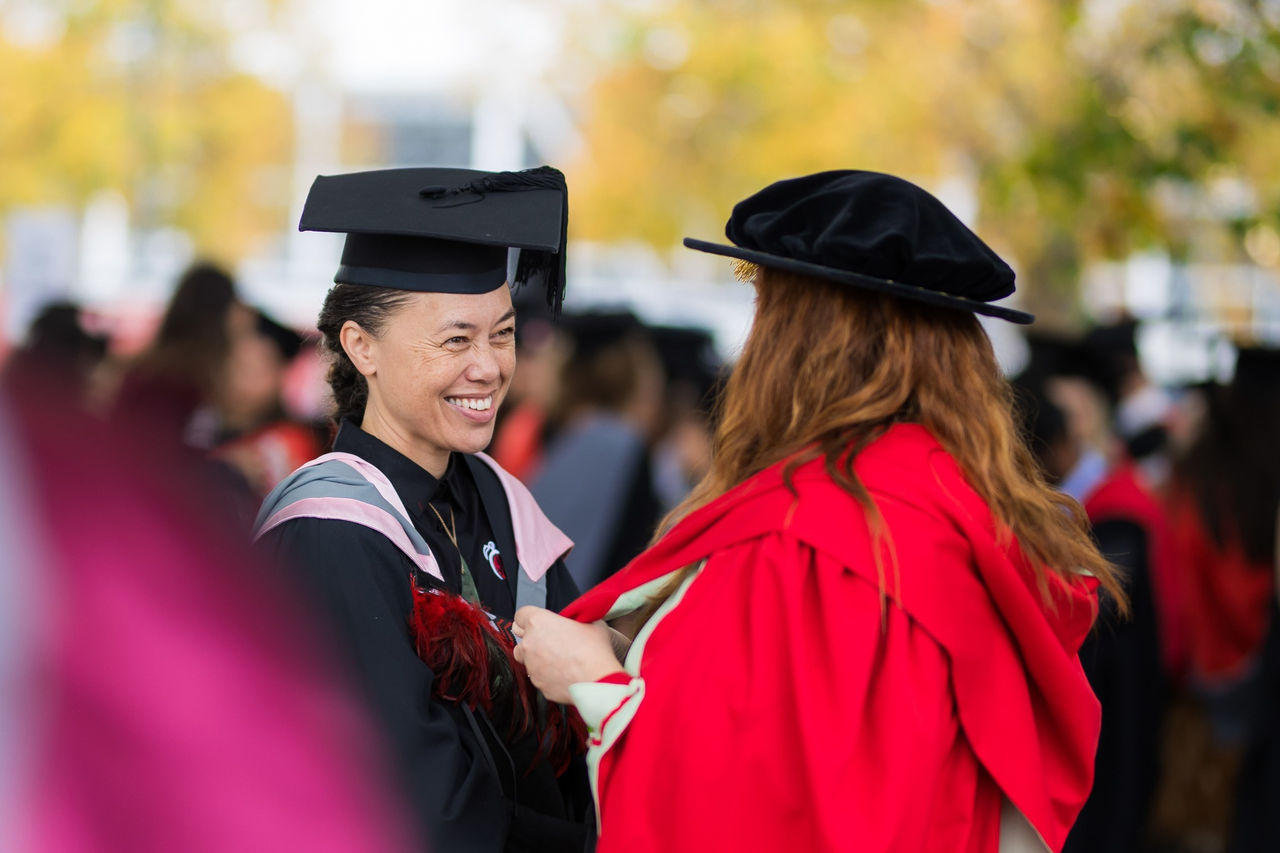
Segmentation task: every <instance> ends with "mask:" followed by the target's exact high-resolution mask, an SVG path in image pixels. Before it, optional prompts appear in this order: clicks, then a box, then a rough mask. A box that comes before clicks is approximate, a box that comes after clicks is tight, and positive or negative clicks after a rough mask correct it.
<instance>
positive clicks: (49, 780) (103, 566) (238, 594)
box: [0, 365, 408, 851]
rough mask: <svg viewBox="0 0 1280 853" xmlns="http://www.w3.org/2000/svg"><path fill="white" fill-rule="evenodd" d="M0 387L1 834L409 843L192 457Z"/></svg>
mask: <svg viewBox="0 0 1280 853" xmlns="http://www.w3.org/2000/svg"><path fill="white" fill-rule="evenodd" d="M56 376H57V374H56V373H48V372H43V371H41V370H40V369H39V366H38V365H37V366H36V367H33V368H32V369H31V370H25V371H23V372H22V373H21V374H11V375H10V376H9V377H8V378H7V381H5V382H4V383H0V541H3V543H4V555H5V558H4V560H3V561H0V597H3V599H4V604H3V606H2V607H0V622H3V624H4V628H3V630H2V631H0V849H3V850H6V851H9V850H22V851H26V850H32V851H99V850H129V851H152V850H154V851H160V850H166V851H172V850H197V849H198V850H309V851H317V850H328V851H350V850H375V851H380V850H403V849H407V844H406V839H407V838H408V835H407V833H406V831H405V830H404V829H403V828H404V826H405V825H406V824H405V822H404V821H403V819H402V816H401V815H400V814H398V813H397V812H396V810H395V808H394V806H392V805H389V804H393V803H395V802H396V800H395V799H394V795H393V793H392V792H391V791H390V789H389V786H388V785H386V784H384V777H383V775H382V770H381V768H380V766H379V760H378V759H377V758H375V756H377V755H378V752H377V743H376V741H375V740H374V738H373V735H372V732H371V730H370V729H369V727H368V726H367V724H366V721H365V720H364V719H363V718H362V717H361V716H360V713H359V711H358V710H357V708H358V706H357V704H356V703H355V702H353V701H352V700H351V699H349V698H348V696H347V694H346V693H345V691H344V690H343V689H342V688H341V687H340V686H339V684H338V682H337V681H336V679H335V678H334V677H333V676H332V675H331V673H330V672H329V670H328V669H326V668H325V666H324V665H323V663H324V661H326V660H329V659H330V658H329V656H328V655H326V654H324V653H323V650H322V649H321V648H318V647H317V643H316V642H315V641H314V640H313V639H312V636H313V635H312V632H311V631H310V630H309V626H308V624H307V621H306V619H305V618H304V614H302V613H299V612H297V610H296V607H295V606H294V605H293V603H292V602H291V600H290V599H289V597H288V596H287V595H286V594H285V591H284V590H283V589H280V588H277V587H276V586H274V585H273V582H272V578H273V575H272V573H270V572H266V571H263V570H262V569H261V567H259V566H257V565H255V564H254V563H253V561H251V560H250V558H249V557H248V556H247V551H246V550H245V548H243V547H241V545H242V541H241V537H242V536H243V534H241V536H237V535H236V534H235V533H233V532H231V528H230V527H228V526H227V525H226V524H225V523H224V520H223V519H222V518H221V517H220V513H219V509H218V507H217V505H216V502H215V501H211V500H210V499H209V493H208V492H206V491H205V490H204V488H203V484H202V481H201V479H200V474H199V469H197V468H195V467H193V466H191V465H190V464H188V463H189V461H190V460H189V458H188V457H187V456H185V455H183V453H182V452H180V451H179V450H178V449H177V448H175V447H171V446H169V445H166V444H164V443H157V442H148V441H146V440H145V439H143V438H141V436H143V435H144V434H145V433H143V432H142V431H140V430H138V429H137V428H136V426H135V425H133V424H130V423H129V422H128V421H127V420H124V416H123V415H120V416H117V419H113V420H98V419H94V418H92V417H91V416H88V415H86V414H85V413H84V411H83V409H81V408H79V407H78V406H77V405H75V402H74V400H72V399H70V398H69V397H67V396H65V395H62V394H60V393H59V389H58V387H57V383H56V382H55V381H52V379H53V377H56Z"/></svg>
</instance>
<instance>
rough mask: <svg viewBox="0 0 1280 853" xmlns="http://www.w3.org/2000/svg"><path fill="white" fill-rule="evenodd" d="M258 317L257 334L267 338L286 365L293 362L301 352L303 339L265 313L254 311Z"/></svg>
mask: <svg viewBox="0 0 1280 853" xmlns="http://www.w3.org/2000/svg"><path fill="white" fill-rule="evenodd" d="M255 312H256V313H257V315H258V324H257V325H258V334H260V335H262V336H263V337H265V338H268V339H269V340H270V341H271V342H272V343H273V344H275V345H276V348H277V349H279V350H280V356H281V358H283V359H284V361H285V362H286V363H288V362H290V361H293V360H294V358H296V357H297V355H298V353H299V352H300V351H301V350H302V343H303V337H302V335H300V334H298V332H296V331H295V330H293V329H290V328H289V327H288V326H285V325H283V324H281V323H279V322H277V321H276V320H274V319H272V318H271V317H270V316H269V315H267V314H266V313H265V312H263V311H261V310H259V309H255Z"/></svg>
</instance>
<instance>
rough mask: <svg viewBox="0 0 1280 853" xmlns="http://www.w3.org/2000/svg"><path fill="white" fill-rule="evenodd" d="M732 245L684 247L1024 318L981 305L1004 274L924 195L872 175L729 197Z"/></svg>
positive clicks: (690, 242) (999, 263)
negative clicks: (734, 201) (734, 200)
mask: <svg viewBox="0 0 1280 853" xmlns="http://www.w3.org/2000/svg"><path fill="white" fill-rule="evenodd" d="M725 235H726V236H727V237H728V238H729V240H730V242H731V243H732V244H733V245H723V244H718V243H709V242H706V241H704V240H695V239H692V238H686V239H685V241H684V244H685V245H686V246H688V247H689V248H691V249H697V250H699V251H703V252H710V253H712V254H717V255H726V256H728V257H733V258H740V259H742V260H746V261H750V262H752V263H756V264H760V265H761V266H767V267H774V268H777V269H783V270H790V271H793V272H799V273H804V274H807V275H814V276H819V277H821V278H826V279H830V280H833V281H838V282H842V283H845V284H850V285H853V286H856V287H865V288H868V289H871V290H876V291H879V292H881V293H887V294H890V295H893V296H899V297H903V298H906V299H914V300H917V301H921V302H928V303H930V304H933V305H939V306H941V307H944V308H955V309H960V310H965V311H974V312H977V313H979V314H986V315H988V316H992V317H999V318H1001V319H1004V320H1009V321H1011V322H1014V323H1030V322H1032V321H1033V320H1034V317H1032V315H1030V314H1028V313H1026V312H1024V311H1017V310H1014V309H1012V308H1007V307H1005V306H1001V305H993V304H991V303H992V302H994V301H995V300H997V299H1002V298H1004V297H1006V296H1009V295H1010V294H1012V293H1013V291H1014V286H1013V280H1014V273H1013V270H1012V269H1010V268H1009V265H1008V264H1006V263H1005V262H1004V261H1003V260H1001V258H1000V256H999V255H997V254H996V253H995V252H994V251H992V250H991V248H990V247H989V246H987V244H986V243H984V242H983V241H982V240H981V239H980V238H979V237H978V235H976V234H974V233H973V232H972V231H971V230H969V228H967V227H966V226H965V224H964V223H963V222H961V221H960V220H959V219H957V218H956V216H955V214H953V213H952V212H951V211H950V210H948V209H947V207H946V206H945V205H944V204H943V203H942V202H941V201H939V200H938V199H937V198H935V197H934V196H932V195H930V194H929V193H928V192H926V191H925V190H923V189H921V188H920V187H918V186H916V185H915V184H913V183H911V182H909V181H905V180H903V179H901V178H897V177H894V176H892V175H886V174H882V173H880V172H866V171H858V170H840V171H831V172H819V173H817V174H814V175H806V176H804V177H800V178H792V179H789V180H784V181H778V182H777V183H774V184H770V185H769V186H767V187H765V188H764V189H762V190H760V191H759V192H757V193H756V194H755V195H752V196H750V197H749V198H746V199H744V200H743V201H740V202H738V204H737V205H735V206H734V208H733V214H732V216H731V217H730V218H729V222H728V224H727V225H726V226H725Z"/></svg>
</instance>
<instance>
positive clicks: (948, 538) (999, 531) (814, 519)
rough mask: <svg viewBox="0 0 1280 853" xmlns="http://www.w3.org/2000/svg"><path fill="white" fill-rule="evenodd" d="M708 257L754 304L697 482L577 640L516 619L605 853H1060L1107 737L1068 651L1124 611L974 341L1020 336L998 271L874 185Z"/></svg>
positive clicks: (803, 190) (749, 228) (951, 228)
mask: <svg viewBox="0 0 1280 853" xmlns="http://www.w3.org/2000/svg"><path fill="white" fill-rule="evenodd" d="M726 233H727V235H728V237H729V239H730V241H731V242H732V244H733V245H721V244H714V243H706V242H703V241H695V240H686V241H685V243H686V245H688V246H690V247H691V248H695V249H699V250H703V251H709V252H712V253H715V254H721V255H727V256H730V257H733V258H737V259H738V260H739V262H740V264H741V266H740V271H741V272H742V273H743V277H745V278H748V279H750V280H751V281H752V282H753V283H754V285H755V288H756V292H757V303H756V316H755V321H754V324H753V327H752V330H751V333H750V335H749V337H748V340H747V342H746V344H745V346H744V349H743V352H742V356H741V359H740V361H739V363H738V364H737V366H736V368H735V370H734V372H733V374H732V375H731V376H730V378H729V380H728V382H727V386H726V390H725V394H724V398H723V402H722V406H721V411H720V417H719V421H718V427H717V432H716V447H715V456H714V458H713V461H712V467H711V472H710V474H709V475H708V476H707V478H706V479H704V480H703V481H702V483H701V484H700V485H699V486H698V487H697V488H696V489H695V490H694V491H693V493H692V494H691V495H690V496H689V497H688V498H687V499H686V500H685V502H684V503H682V504H681V505H680V506H679V507H677V508H676V510H675V511H674V512H673V513H672V514H671V516H669V517H668V519H667V521H666V523H665V524H664V528H663V529H664V531H665V532H664V533H663V535H662V536H661V538H660V539H659V540H658V541H657V542H656V543H655V544H654V545H653V546H652V547H651V548H650V549H649V550H648V551H646V552H645V553H643V554H641V555H640V556H639V557H637V558H636V559H635V560H634V561H633V562H632V563H630V564H629V565H628V566H627V567H626V568H624V569H623V570H622V571H621V572H619V573H618V574H616V575H614V576H613V577H612V578H610V579H609V580H607V581H605V582H604V583H602V584H601V585H600V586H598V587H596V588H595V589H593V590H591V591H589V592H588V593H586V594H585V595H584V596H583V597H582V598H580V599H579V600H578V601H577V602H575V603H573V604H571V605H570V606H569V607H568V608H566V610H565V611H564V614H565V616H568V617H570V618H569V619H566V618H564V617H563V616H557V615H556V614H553V613H550V612H548V611H544V610H538V609H533V608H522V609H521V610H520V612H518V613H517V616H516V623H517V628H518V632H519V633H520V634H521V635H522V641H521V644H520V645H519V646H518V647H517V656H518V657H519V658H521V659H522V660H523V661H524V663H525V664H526V666H527V667H528V671H529V674H530V676H531V678H532V679H533V681H534V683H535V684H536V685H538V686H539V687H540V688H541V689H542V690H543V691H544V693H545V694H546V695H547V696H548V698H553V699H572V701H573V702H574V704H575V705H576V706H577V708H578V709H579V711H580V712H581V713H582V715H583V717H584V718H585V719H586V721H587V723H588V725H589V726H590V728H591V730H592V735H591V739H590V752H589V755H588V763H589V766H590V767H591V768H592V773H593V780H594V785H595V790H596V795H597V806H598V809H599V818H600V824H599V826H600V838H599V848H598V849H599V850H600V851H603V852H607V851H616V850H662V851H683V850H690V851H692V850H709V849H723V850H733V849H744V850H746V849H749V850H786V849H794V850H806V851H810V850H813V851H817V850H851V851H852V850H857V851H948V853H954V851H975V853H976V851H984V853H995V851H996V850H998V849H999V850H1009V849H1017V850H1054V851H1056V850H1059V849H1061V846H1062V844H1063V842H1064V839H1065V837H1066V835H1067V831H1068V830H1069V829H1070V827H1071V825H1072V822H1073V821H1074V820H1075V817H1076V814H1077V813H1078V811H1079V810H1080V808H1081V805H1082V804H1083V803H1084V801H1085V798H1086V797H1087V795H1088V793H1089V790H1090V786H1091V783H1092V781H1093V761H1094V750H1095V748H1096V746H1097V739H1098V731H1099V708H1098V702H1097V700H1096V699H1095V698H1094V695H1093V692H1092V691H1091V690H1090V687H1089V684H1088V682H1087V680H1086V678H1085V675H1084V673H1083V671H1082V669H1081V666H1080V662H1079V660H1078V658H1077V650H1078V648H1079V646H1080V643H1081V641H1082V639H1083V638H1084V636H1085V634H1086V633H1087V632H1088V630H1089V628H1090V626H1091V625H1092V623H1093V620H1094V618H1095V615H1096V611H1097V601H1096V597H1095V589H1096V587H1097V585H1098V584H1099V583H1101V584H1102V585H1103V586H1105V587H1106V588H1107V589H1108V590H1110V592H1111V593H1112V595H1114V596H1115V597H1116V599H1117V600H1119V601H1123V593H1122V592H1121V591H1120V589H1119V587H1118V585H1117V581H1116V577H1115V575H1114V573H1113V570H1112V568H1111V567H1110V565H1109V564H1108V563H1107V562H1106V561H1105V560H1104V559H1103V557H1102V556H1101V555H1100V554H1099V553H1098V551H1097V549H1096V548H1095V547H1094V545H1093V543H1092V541H1091V540H1090V538H1089V535H1088V526H1087V520H1086V519H1085V517H1084V515H1083V513H1082V512H1081V511H1080V509H1079V507H1078V505H1076V504H1075V502H1074V501H1071V500H1070V499H1069V498H1067V497H1066V496H1063V495H1060V494H1059V493H1057V492H1056V491H1054V490H1053V489H1052V488H1051V487H1050V486H1049V485H1048V484H1047V483H1046V482H1045V481H1044V480H1043V478H1042V477H1041V476H1040V475H1039V473H1038V469H1037V467H1036V465H1035V462H1034V460H1033V458H1032V456H1031V454H1030V452H1029V451H1028V449H1027V448H1026V447H1025V446H1024V445H1023V443H1022V442H1021V440H1020V438H1019V435H1018V430H1017V427H1016V425H1015V422H1014V418H1013V415H1012V406H1011V397H1010V391H1009V389H1008V385H1007V383H1006V381H1005V380H1004V378H1003V377H1002V376H1001V374H1000V370H999V368H998V366H997V363H996V360H995V356H994V353H993V351H992V348H991V344H990V341H989V340H988V338H987V336H986V334H985V332H984V331H983V330H982V327H981V326H980V325H979V323H978V322H977V318H976V317H974V316H973V312H977V313H982V314H986V315H990V316H996V317H1001V318H1004V319H1007V320H1011V321H1014V322H1021V323H1026V322H1030V320H1031V317H1030V315H1027V314H1025V313H1022V312H1019V311H1015V310H1013V309H1010V308H1008V307H1005V306H1000V305H995V304H992V303H993V302H994V301H995V300H997V299H1000V298H1003V297H1005V296H1008V295H1009V294H1010V293H1012V291H1013V278H1014V276H1013V272H1012V270H1010V269H1009V267H1008V266H1007V265H1006V264H1005V263H1004V262H1003V261H1002V260H1001V259H1000V258H999V257H998V256H997V255H996V254H995V253H994V252H993V251H991V249H990V248H988V247H987V246H986V245H985V244H984V243H983V242H982V241H981V240H980V239H979V238H978V237H977V236H976V235H974V234H973V233H972V232H971V231H969V229H967V228H966V227H965V226H964V225H963V224H961V223H960V221H959V220H957V219H956V218H955V217H954V216H953V215H952V214H951V213H950V212H949V211H948V210H947V209H946V208H945V207H944V206H943V205H942V204H941V203H940V202H939V201H938V200H937V199H935V198H934V197H933V196H931V195H929V194H928V193H926V192H925V191H924V190H922V189H920V188H919V187H916V186H914V185H912V184H910V183H907V182H905V181H902V180H900V179H897V178H894V177H891V176H888V175H882V174H877V173H872V172H858V171H840V172H826V173H821V174H817V175H811V176H807V177H803V178H797V179H793V180H788V181H782V182H779V183H777V184H774V185H771V186H769V187H767V188H765V189H764V190H762V191H761V192H759V193H757V194H756V195H754V196H752V197H750V198H748V199H747V200H745V201H743V202H740V203H739V204H738V205H737V206H736V207H735V208H734V211H733V215H732V217H731V219H730V220H729V223H728V226H727V229H726ZM573 620H577V621H576V622H575V621H573ZM600 620H609V621H610V622H612V623H613V624H612V627H613V628H614V629H615V630H617V631H618V632H619V633H621V634H622V635H623V637H629V638H631V643H630V646H629V649H628V650H627V651H626V652H625V654H624V655H622V657H623V658H624V660H623V662H622V664H621V665H620V664H619V658H618V657H615V652H614V651H613V646H614V645H615V644H617V645H619V646H621V645H622V644H621V643H618V642H617V641H618V637H617V636H616V635H610V632H609V628H608V627H606V626H605V625H602V624H600ZM579 623H583V624H579ZM1019 845H1021V846H1019Z"/></svg>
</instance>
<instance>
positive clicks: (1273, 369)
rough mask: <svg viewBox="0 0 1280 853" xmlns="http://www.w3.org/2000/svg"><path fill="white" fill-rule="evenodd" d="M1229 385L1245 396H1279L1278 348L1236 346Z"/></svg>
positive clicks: (1279, 365) (1252, 345) (1279, 364)
mask: <svg viewBox="0 0 1280 853" xmlns="http://www.w3.org/2000/svg"><path fill="white" fill-rule="evenodd" d="M1231 385H1232V387H1233V388H1235V389H1236V390H1237V393H1241V394H1245V395H1257V396H1259V397H1264V396H1265V397H1268V398H1271V397H1275V396H1277V395H1280V346H1277V345H1270V346H1268V345H1266V344H1246V345H1238V346H1237V347H1236V369H1235V375H1234V376H1233V378H1232V380H1231Z"/></svg>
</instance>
